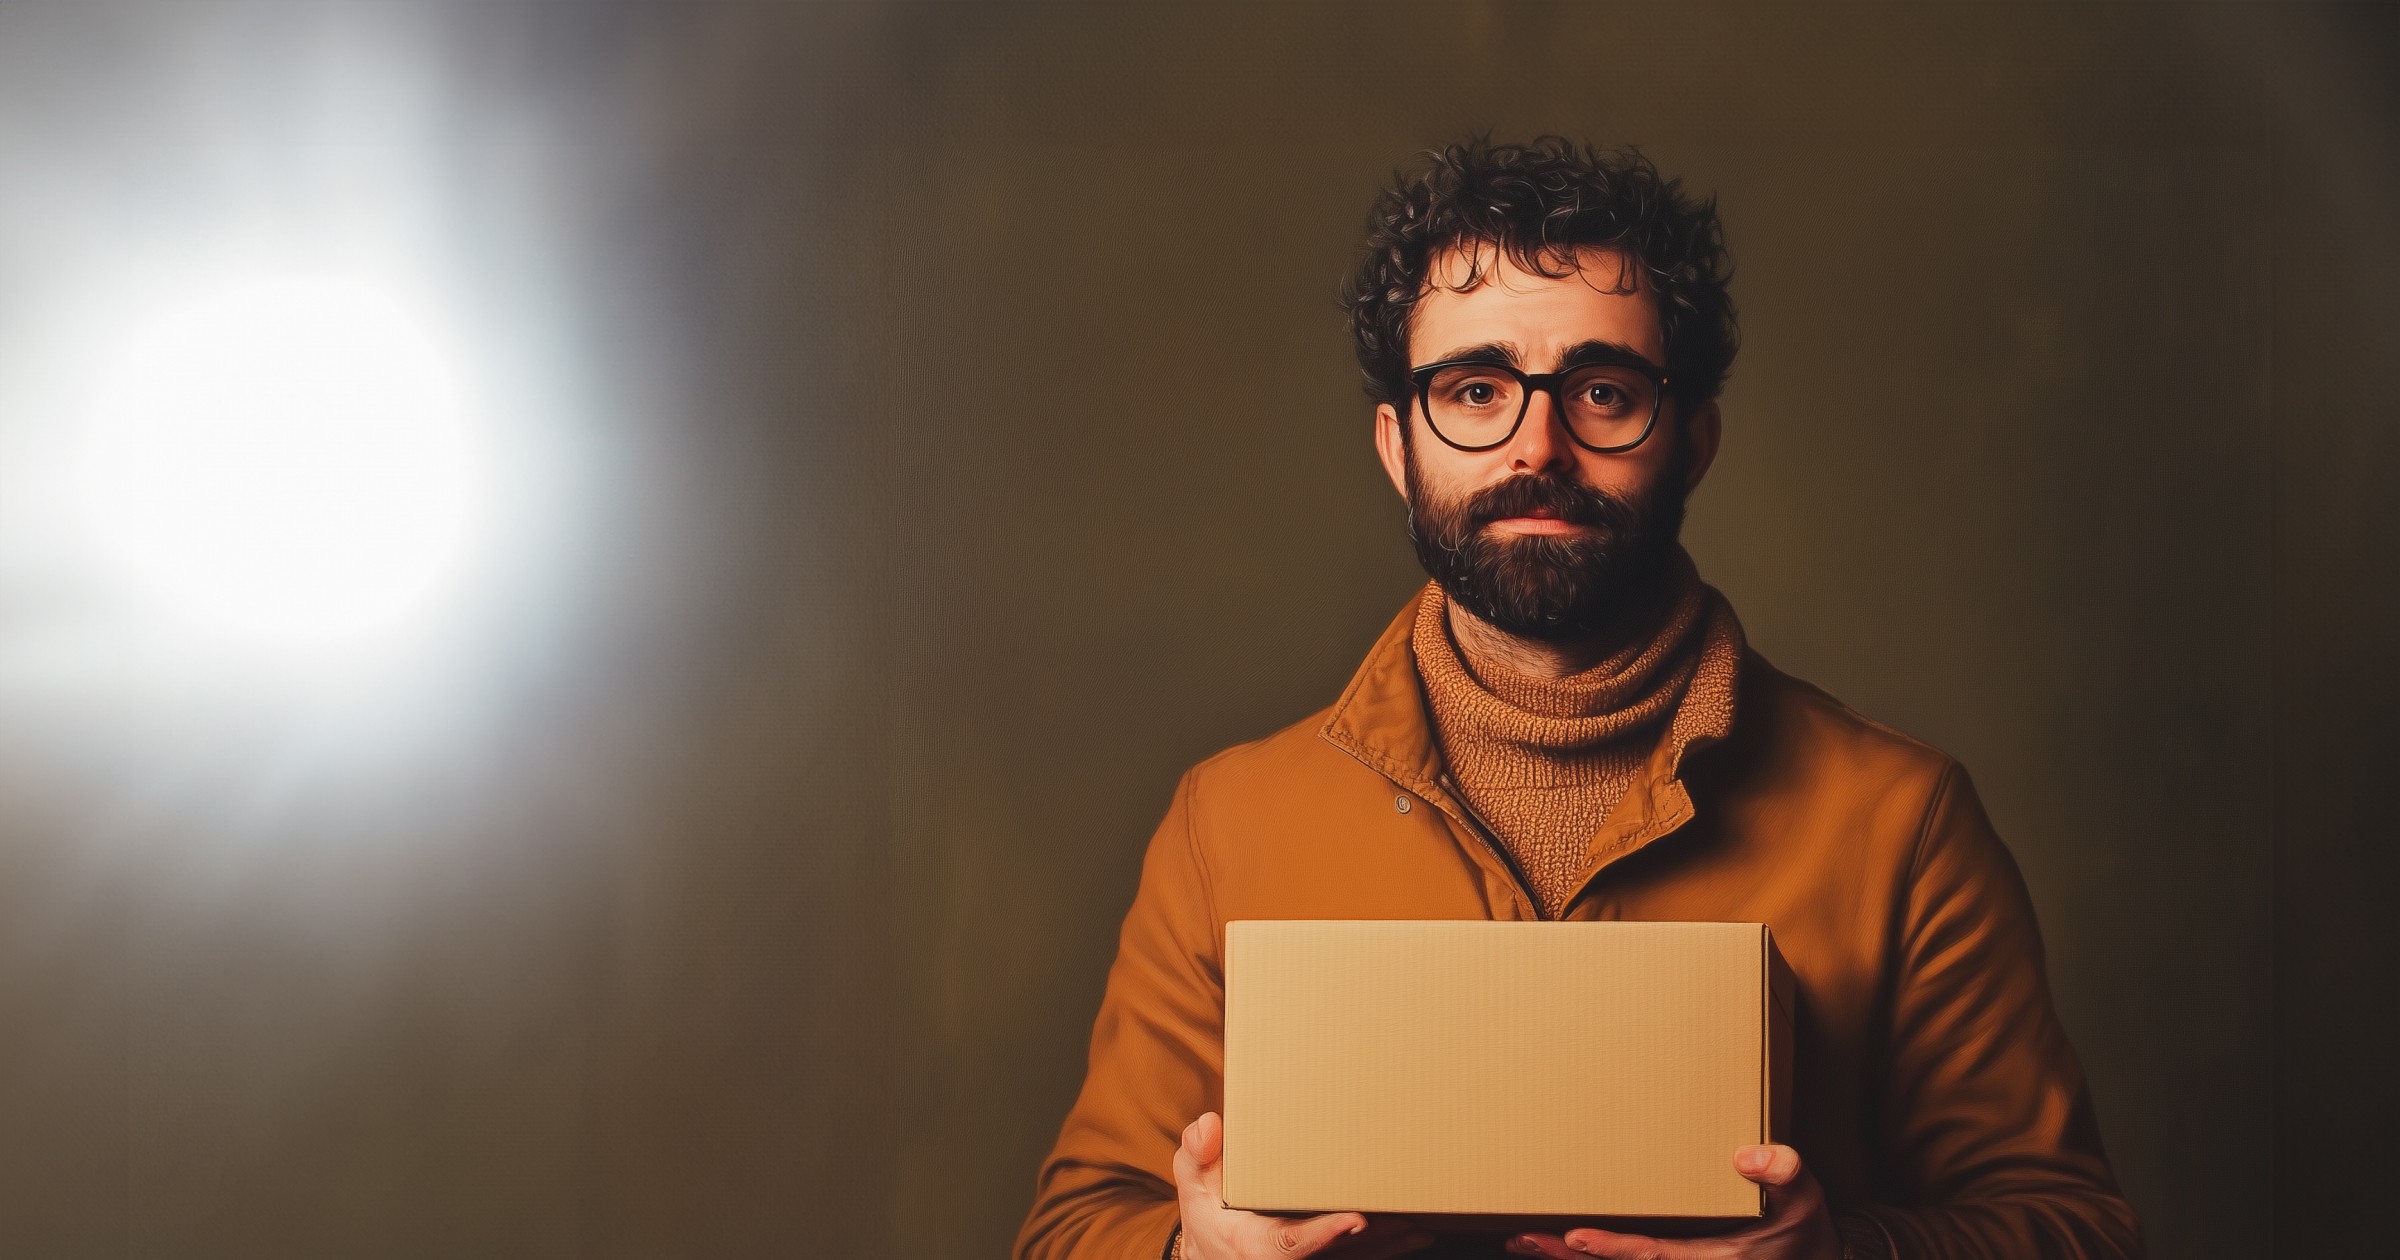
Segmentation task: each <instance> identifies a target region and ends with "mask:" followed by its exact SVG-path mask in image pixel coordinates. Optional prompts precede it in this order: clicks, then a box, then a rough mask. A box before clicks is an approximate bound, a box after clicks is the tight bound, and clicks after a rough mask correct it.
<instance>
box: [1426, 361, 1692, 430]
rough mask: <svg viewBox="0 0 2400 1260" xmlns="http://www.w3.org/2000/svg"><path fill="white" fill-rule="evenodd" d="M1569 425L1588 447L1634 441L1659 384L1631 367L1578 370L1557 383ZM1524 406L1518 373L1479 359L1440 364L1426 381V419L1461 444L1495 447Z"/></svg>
mask: <svg viewBox="0 0 2400 1260" xmlns="http://www.w3.org/2000/svg"><path fill="white" fill-rule="evenodd" d="M1558 394H1559V406H1560V408H1561V410H1562V412H1563V414H1564V415H1565V418H1566V422H1567V428H1568V429H1569V430H1570V431H1571V432H1573V433H1574V435H1575V438H1576V440H1578V441H1580V442H1582V443H1583V444H1584V445H1586V446H1594V447H1602V448H1606V447H1617V446H1625V445H1628V444H1630V443H1632V442H1635V441H1638V440H1639V439H1640V438H1641V436H1642V432H1643V430H1644V429H1646V428H1648V427H1649V424H1650V419H1651V416H1652V415H1653V414H1654V413H1655V411H1656V409H1657V405H1658V386H1657V384H1656V383H1654V382H1653V381H1652V380H1651V379H1650V378H1649V377H1647V376H1645V375H1643V374H1642V373H1640V372H1637V371H1634V370H1633V369H1631V368H1625V367H1618V366H1614V365H1611V364H1597V365H1594V366H1591V367H1584V368H1576V369H1573V370H1571V371H1569V372H1567V373H1566V375H1565V376H1564V378H1563V379H1561V380H1560V381H1559V383H1558ZM1526 405H1527V389H1526V385H1525V381H1524V379H1523V378H1522V377H1519V376H1517V375H1516V374H1515V373H1513V372H1510V371H1509V370H1508V369H1506V368H1502V367H1496V366H1489V365H1485V364H1478V363H1465V364H1455V365H1452V366H1450V367H1445V368H1442V369H1441V370H1440V371H1437V372H1435V373H1434V374H1433V376H1432V378H1431V379H1430V380H1429V381H1428V382H1427V383H1426V389H1425V411H1426V419H1427V420H1429V421H1431V422H1432V424H1433V427H1434V430H1435V431H1436V432H1438V433H1440V434H1441V435H1442V437H1444V438H1446V439H1448V440H1449V441H1450V442H1452V443H1454V444H1456V445H1459V446H1470V447H1473V446H1493V445H1496V444H1498V443H1500V442H1502V441H1504V440H1506V439H1507V437H1508V436H1509V431H1510V430H1512V429H1514V428H1515V427H1516V424H1517V420H1518V418H1519V417H1521V416H1522V415H1524V413H1525V410H1526Z"/></svg>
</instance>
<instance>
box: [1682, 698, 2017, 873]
mask: <svg viewBox="0 0 2400 1260" xmlns="http://www.w3.org/2000/svg"><path fill="white" fill-rule="evenodd" d="M1739 688H1740V689H1739V692H1738V694H1737V698H1736V699H1735V702H1734V721H1733V731H1732V733H1731V735H1730V736H1729V737H1728V738H1727V739H1726V741H1725V742H1724V744H1723V745H1722V746H1720V747H1719V748H1716V749H1711V750H1707V751H1706V752H1705V753H1704V754H1703V755H1702V756H1701V757H1699V758H1698V759H1696V760H1695V761H1694V762H1693V763H1692V764H1691V766H1690V775H1691V777H1692V779H1693V786H1694V789H1695V791H1696V792H1699V793H1705V794H1709V795H1713V796H1715V797H1717V798H1718V799H1719V800H1720V801H1721V802H1724V803H1727V804H1734V803H1740V804H1742V805H1745V806H1748V807H1753V808H1755V809H1756V810H1758V811H1760V814H1759V817H1760V821H1762V822H1764V821H1767V820H1769V819H1775V820H1781V822H1783V823H1791V822H1797V821H1798V820H1800V819H1803V818H1806V819H1814V820H1817V821H1818V822H1819V823H1820V824H1822V825H1824V826H1827V827H1830V828H1834V829H1838V830H1845V831H1849V832H1851V834H1853V835H1854V836H1856V837H1857V838H1858V839H1859V840H1862V841H1864V840H1867V839H1868V837H1877V838H1879V842H1878V843H1875V846H1874V847H1879V848H1882V847H1888V848H1890V849H1891V850H1892V851H1893V856H1895V857H1904V856H1905V855H1906V854H1907V853H1909V852H1910V851H1912V850H1913V848H1914V847H1915V843H1916V841H1917V839H1918V837H1919V836H1920V834H1921V833H1922V831H1923V829H1924V827H1925V825H1926V822H1927V820H1928V819H1930V818H1931V817H1932V815H1933V814H1934V812H1935V811H1936V810H1937V809H1938V808H1940V807H1941V805H1942V804H1943V802H1944V800H1945V799H1946V798H1950V797H1954V796H1956V795H1958V794H1959V793H1960V792H1961V791H1971V789H1968V788H1967V787H1966V783H1965V777H1966V776H1965V771H1964V769H1963V768H1962V767H1960V765H1959V764H1958V762H1957V760H1956V759H1954V758H1953V757H1951V756H1950V754H1948V753H1946V752H1944V751H1942V750H1941V749H1939V748H1936V747H1934V746H1933V745H1931V744H1928V743H1926V742H1925V741H1923V740H1920V739H1917V738H1914V737H1912V736H1909V735H1906V734H1903V733H1901V732H1900V731H1897V730H1894V729H1892V728H1891V727H1889V726H1886V725H1884V724H1883V723H1881V722H1878V721H1876V720H1874V719H1873V718H1870V717H1868V716H1866V715H1865V714H1862V713H1860V712H1859V711H1858V710H1856V709H1853V708H1851V707H1850V706H1849V705H1847V704H1845V703H1843V702H1842V701H1841V700H1840V699H1838V698H1836V697H1835V696H1833V695H1832V694H1830V693H1828V692H1827V691H1825V690H1824V689H1823V688H1821V687H1818V686H1816V685H1814V684H1812V683H1808V682H1805V681H1802V680H1801V679H1798V678H1795V677H1793V676H1791V675H1790V674H1787V673H1784V672H1783V671H1782V670H1780V669H1777V668H1776V667H1775V666H1774V665H1772V664H1770V663H1769V662H1768V661H1767V660H1766V658H1765V657H1762V656H1760V655H1758V654H1757V653H1755V652H1749V651H1745V652H1744V654H1743V659H1742V670H1741V680H1740V683H1739ZM1744 812H1745V813H1747V812H1749V811H1748V810H1747V809H1745V810H1744Z"/></svg>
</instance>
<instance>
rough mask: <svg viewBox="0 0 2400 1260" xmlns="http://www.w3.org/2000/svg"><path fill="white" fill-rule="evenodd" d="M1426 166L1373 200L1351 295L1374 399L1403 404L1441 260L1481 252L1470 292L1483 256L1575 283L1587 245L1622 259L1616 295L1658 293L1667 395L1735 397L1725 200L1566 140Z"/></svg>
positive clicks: (1485, 150)
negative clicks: (1459, 252) (1411, 352)
mask: <svg viewBox="0 0 2400 1260" xmlns="http://www.w3.org/2000/svg"><path fill="white" fill-rule="evenodd" d="M1423 157H1424V158H1425V165H1424V166H1423V167H1422V169H1419V170H1417V171H1415V172H1413V173H1410V172H1402V173H1399V174H1397V175H1395V176H1394V177H1393V180H1392V183H1391V184H1390V185H1389V186H1388V187H1386V188H1385V189H1384V190H1383V192H1382V193H1381V194H1380V195H1379V196H1377V197H1376V199H1375V206H1374V209H1373V210H1372V211H1371V212H1370V213H1369V215H1368V217H1367V239H1366V244H1365V247H1364V248H1363V250H1362V251H1361V253H1360V256H1359V260H1358V265H1357V266H1356V267H1355V268H1354V269H1353V270H1352V271H1351V273H1350V277H1349V281H1348V282H1347V283H1346V284H1345V285H1344V286H1343V292H1342V306H1343V308H1344V309H1346V310H1347V311H1348V312H1349V314H1350V327H1351V333H1352V335H1353V336H1354V337H1355V338H1356V340H1357V343H1358V366H1359V369H1360V371H1361V372H1363V373H1364V374H1365V377H1366V387H1367V395H1368V397H1370V398H1372V399H1374V400H1375V401H1376V402H1379V403H1392V404H1395V405H1398V406H1403V407H1404V406H1405V403H1404V402H1403V400H1404V399H1406V398H1407V397H1408V396H1409V395H1410V393H1411V392H1412V387H1411V385H1410V384H1409V377H1408V368H1409V362H1408V333H1409V322H1410V316H1411V315H1412V314H1413V313H1414V312H1415V310H1416V305H1417V302H1418V300H1419V299H1420V298H1421V297H1423V296H1424V293H1425V291H1426V288H1427V285H1428V283H1429V280H1428V273H1429V272H1430V270H1431V268H1432V265H1433V263H1434V260H1435V259H1436V258H1438V257H1439V256H1440V255H1441V254H1442V253H1443V252H1444V251H1446V250H1448V249H1450V248H1452V247H1454V246H1462V245H1463V246H1467V247H1469V248H1470V249H1472V250H1473V251H1474V253H1473V259H1472V266H1471V267H1470V269H1469V273H1468V275H1467V276H1466V278H1465V282H1464V283H1463V284H1462V285H1461V286H1460V288H1462V289H1466V288H1473V287H1474V286H1475V284H1476V283H1477V282H1479V281H1480V280H1481V279H1482V277H1483V274H1484V270H1485V268H1486V267H1487V266H1488V265H1489V260H1488V259H1487V257H1486V255H1485V254H1484V253H1483V247H1485V246H1495V247H1497V249H1498V250H1500V251H1502V252H1505V253H1506V255H1507V256H1508V257H1509V258H1510V259H1511V260H1513V261H1514V262H1516V263H1517V265H1519V266H1521V267H1524V268H1525V269H1526V270H1529V271H1534V272H1537V273H1539V274H1542V275H1548V276H1566V275H1571V274H1573V273H1574V268H1575V263H1574V258H1573V253H1572V251H1573V250H1574V249H1576V248H1577V247H1581V246H1596V247H1600V248H1605V249H1612V250H1616V251H1618V252H1619V253H1620V256H1621V257H1623V258H1624V260H1625V262H1626V268H1625V270H1624V271H1623V272H1621V273H1620V274H1619V276H1618V278H1617V280H1616V285H1617V288H1616V290H1615V291H1617V292H1630V291H1632V290H1633V289H1634V288H1635V286H1636V284H1637V283H1638V284H1640V285H1646V286H1647V287H1648V288H1649V289H1650V290H1651V292H1653V293H1655V294H1656V295H1657V298H1658V314H1659V321H1660V331H1661V332H1662V333H1663V334H1664V336H1665V340H1666V347H1667V362H1666V369H1667V376H1668V378H1669V385H1668V389H1669V393H1670V396H1672V397H1673V398H1674V399H1675V400H1676V401H1677V403H1678V405H1679V406H1681V407H1684V408H1689V407H1691V406H1693V405H1695V404H1697V403H1701V402H1705V401H1707V400H1708V399H1711V398H1714V397H1716V396H1717V393H1718V391H1719V390H1721V389H1723V388H1724V385H1725V374H1726V372H1727V370H1728V369H1729V368H1731V367H1732V365H1733V355H1734V351H1735V349H1736V348H1737V347H1738V346H1739V344H1740V340H1741V334H1740V330H1739V327H1738V326H1737V324H1736V322H1735V314H1734V309H1733V299H1732V297H1731V295H1729V294H1728V293H1727V292H1726V282H1727V281H1728V280H1729V279H1731V278H1732V263H1731V260H1730V259H1729V258H1727V257H1726V253H1725V235H1724V229H1723V227H1722V226H1721V225H1720V224H1719V223H1718V222H1717V202H1716V198H1714V197H1709V198H1706V199H1697V198H1693V197H1688V196H1685V195H1684V192H1683V185H1682V183H1681V181H1678V180H1671V179H1666V178H1663V177H1662V176H1660V175H1659V173H1658V168H1657V167H1655V166H1653V165H1651V163H1650V159H1648V158H1646V157H1643V156H1642V154H1641V152H1640V151H1639V150H1636V149H1632V148H1625V149H1618V150H1613V151H1609V150H1601V149H1597V148H1594V147H1592V146H1591V145H1588V144H1586V145H1577V144H1576V143H1575V142H1574V141H1572V140H1568V139H1566V138H1565V137H1562V136H1538V137H1536V138H1534V139H1533V140H1532V141H1531V142H1529V143H1526V144H1494V143H1492V141H1491V138H1490V137H1489V136H1477V137H1471V138H1468V139H1464V140H1460V141H1457V142H1455V143H1452V144H1449V145H1447V146H1445V147H1443V148H1440V149H1435V150H1428V151H1427V152H1426V153H1425V154H1424V155H1423ZM1403 414H1405V412H1404V413H1403Z"/></svg>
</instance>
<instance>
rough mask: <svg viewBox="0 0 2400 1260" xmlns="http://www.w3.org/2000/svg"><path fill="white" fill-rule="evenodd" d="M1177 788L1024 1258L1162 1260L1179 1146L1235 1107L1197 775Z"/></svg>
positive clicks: (1019, 1245) (1173, 1216) (1019, 1257)
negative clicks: (1229, 1094) (1197, 834)
mask: <svg viewBox="0 0 2400 1260" xmlns="http://www.w3.org/2000/svg"><path fill="white" fill-rule="evenodd" d="M1196 773H1197V772H1196V771H1195V772H1193V773H1187V774H1186V775H1185V776H1184V778H1183V782H1182V783H1181V784H1180V785H1178V786H1177V788H1176V792H1175V801H1174V804H1173V805H1172V806H1170V807H1169V809H1168V811H1167V816H1166V819H1165V821H1163V822H1161V823H1160V824H1159V827H1158V832H1157V834H1156V835H1154V836H1153V837H1151V840H1150V848H1149V851H1148V852H1147V853H1146V854H1145V855H1144V857H1143V859H1142V877H1141V885H1140V888H1139V889H1138V891H1136V892H1135V894H1134V898H1133V908H1132V910H1130V911H1129V912H1127V914H1126V916H1125V925H1124V928H1123V930H1122V931H1121V932H1120V934H1119V936H1118V940H1117V959H1116V962H1115V964H1114V965H1113V966H1111V967H1110V968H1109V973H1108V987H1107V990H1106V992H1105V993H1104V994H1103V995H1102V997H1101V1000H1100V1015H1099V1018H1098V1019H1097V1020H1095V1021H1094V1023H1093V1025H1092V1045H1091V1058H1090V1062H1089V1064H1088V1066H1087V1067H1086V1069H1085V1071H1084V1078H1083V1091H1082V1093H1081V1094H1079V1095H1078V1096H1077V1097H1076V1099H1075V1105H1074V1107H1073V1108H1072V1109H1071V1110H1069V1111H1068V1113H1067V1119H1066V1123H1065V1124H1064V1125H1063V1126H1061V1127H1060V1129H1059V1134H1058V1141H1057V1143H1056V1144H1055V1145H1054V1146H1053V1147H1052V1148H1051V1151H1050V1156H1049V1158H1048V1159H1046V1160H1044V1161H1043V1162H1042V1168H1041V1172H1040V1174H1039V1175H1038V1177H1037V1178H1036V1180H1035V1183H1034V1198H1033V1210H1032V1212H1031V1213H1030V1214H1029V1215H1028V1216H1027V1217H1026V1219H1025V1224H1024V1226H1023V1227H1022V1228H1020V1229H1019V1230H1018V1232H1017V1242H1016V1248H1015V1250H1014V1251H1013V1253H1012V1254H1013V1255H1014V1256H1015V1257H1016V1260H1069V1258H1070V1257H1071V1258H1072V1260H1102V1258H1103V1257H1105V1258H1106V1260H1152V1258H1153V1257H1156V1256H1158V1255H1159V1254H1160V1253H1161V1252H1162V1251H1163V1250H1164V1249H1165V1247H1166V1245H1167V1242H1168V1239H1169V1236H1170V1235H1171V1234H1172V1233H1173V1231H1174V1229H1175V1226H1176V1223H1177V1221H1178V1219H1179V1213H1178V1211H1177V1208H1176V1203H1175V1183H1174V1158H1175V1148H1176V1146H1177V1144H1178V1143H1180V1142H1181V1141H1182V1137H1183V1129H1184V1126H1186V1125H1188V1124H1190V1123H1191V1122H1192V1121H1193V1120H1196V1119H1198V1118H1199V1117H1200V1115H1201V1113H1203V1112H1206V1111H1213V1110H1217V1109H1219V1108H1220V1107H1221V1106H1222V1101H1221V1099H1222V1097H1223V1093H1224V1083H1223V1082H1224V1062H1225V1061H1224V1032H1223V1029H1224V1009H1225V989H1224V972H1223V969H1222V967H1221V964H1220V962H1219V958H1218V949H1217V946H1218V937H1217V927H1216V916H1215V911H1214V909H1213V907H1212V904H1211V902H1210V895H1209V889H1208V878H1207V873H1206V870H1205V868H1204V866H1203V865H1202V862H1201V857H1200V853H1199V850H1198V848H1197V845H1196V842H1195V840H1194V838H1193V833H1192V823H1191V818H1192V797H1193V792H1194V789H1193V779H1194V774H1196Z"/></svg>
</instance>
